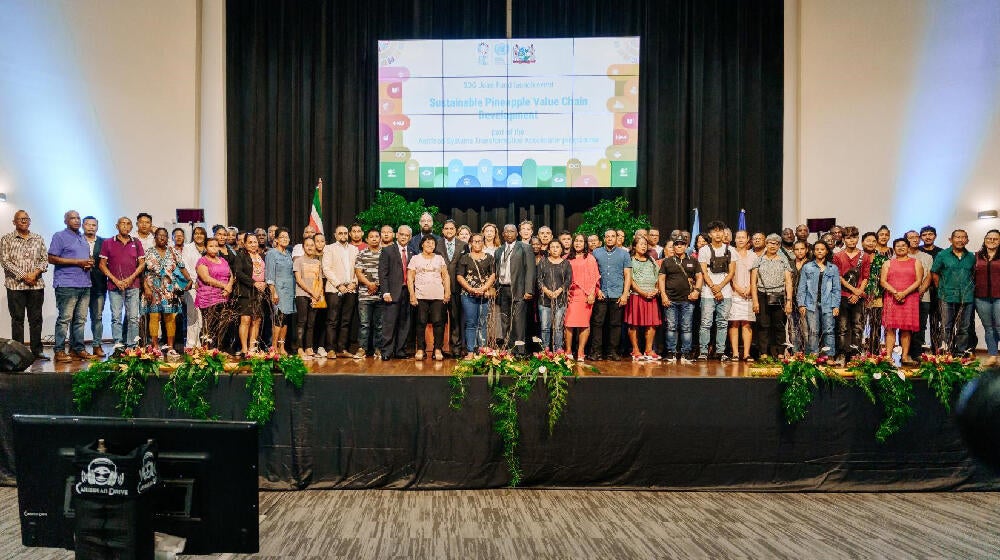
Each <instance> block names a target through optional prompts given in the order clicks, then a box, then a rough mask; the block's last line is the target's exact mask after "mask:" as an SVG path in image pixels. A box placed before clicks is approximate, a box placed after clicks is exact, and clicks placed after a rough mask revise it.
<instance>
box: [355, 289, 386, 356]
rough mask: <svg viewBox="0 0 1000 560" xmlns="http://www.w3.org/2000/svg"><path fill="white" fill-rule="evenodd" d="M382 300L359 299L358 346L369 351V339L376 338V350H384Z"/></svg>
mask: <svg viewBox="0 0 1000 560" xmlns="http://www.w3.org/2000/svg"><path fill="white" fill-rule="evenodd" d="M382 307H383V306H382V302H381V301H379V300H377V299H372V300H360V299H359V300H358V322H359V323H360V325H359V326H358V346H359V347H360V348H361V349H362V350H364V351H365V354H367V353H368V339H369V338H374V340H373V341H372V344H374V345H375V346H374V348H375V350H379V351H381V350H382Z"/></svg>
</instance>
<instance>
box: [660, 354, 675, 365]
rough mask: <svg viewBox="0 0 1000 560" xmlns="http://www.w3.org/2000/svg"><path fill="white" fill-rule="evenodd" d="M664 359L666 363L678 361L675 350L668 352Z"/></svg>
mask: <svg viewBox="0 0 1000 560" xmlns="http://www.w3.org/2000/svg"><path fill="white" fill-rule="evenodd" d="M663 361H664V362H666V363H668V364H676V363H677V355H676V354H674V353H673V352H667V355H666V356H664V358H663Z"/></svg>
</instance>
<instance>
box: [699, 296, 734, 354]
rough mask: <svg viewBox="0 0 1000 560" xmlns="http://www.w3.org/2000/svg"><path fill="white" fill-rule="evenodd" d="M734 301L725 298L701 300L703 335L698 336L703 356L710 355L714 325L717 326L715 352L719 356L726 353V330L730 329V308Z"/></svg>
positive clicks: (704, 298)
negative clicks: (709, 344) (709, 348)
mask: <svg viewBox="0 0 1000 560" xmlns="http://www.w3.org/2000/svg"><path fill="white" fill-rule="evenodd" d="M732 303H733V300H731V299H729V298H724V299H723V300H722V301H715V298H706V297H703V298H701V333H700V334H699V336H698V343H699V346H700V348H699V349H698V350H699V352H700V353H701V354H707V353H708V343H709V341H710V340H711V338H712V325H713V324H714V325H715V350H716V352H718V353H719V354H722V353H724V352H725V351H726V330H727V329H728V327H729V306H730V305H732Z"/></svg>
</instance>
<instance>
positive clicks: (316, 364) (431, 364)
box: [26, 345, 760, 378]
mask: <svg viewBox="0 0 1000 560" xmlns="http://www.w3.org/2000/svg"><path fill="white" fill-rule="evenodd" d="M88 350H90V348H89V347H88ZM105 352H107V353H109V354H110V353H111V345H105ZM46 353H47V354H49V355H51V354H52V352H51V349H50V348H46ZM455 363H456V361H455V360H452V359H446V360H443V361H440V362H438V361H434V360H432V359H430V358H426V359H424V360H421V361H417V360H413V359H410V360H391V361H388V362H383V361H381V360H376V359H374V358H371V357H369V358H365V359H363V360H356V359H353V358H335V359H314V360H310V361H307V362H306V365H307V366H309V373H310V374H312V375H387V376H391V375H405V376H449V375H451V372H452V370H453V369H454V368H455ZM586 365H588V366H594V367H596V368H597V369H598V372H597V373H595V372H593V371H591V370H590V369H589V368H585V367H578V368H577V375H579V376H581V377H583V376H595V375H600V376H606V377H671V378H698V377H701V378H704V377H714V378H718V377H753V376H755V375H759V374H760V372H759V370H758V371H757V372H754V371H753V368H751V367H750V366H751V365H752V364H748V363H746V362H734V361H726V362H720V361H718V360H709V361H707V362H695V363H693V364H679V363H678V364H668V363H666V362H655V363H650V362H639V363H636V362H632V361H630V360H622V361H618V362H611V361H599V362H591V361H588V362H586ZM84 366H85V363H84V362H82V361H80V360H74V361H72V362H66V363H56V362H55V361H49V362H43V361H36V362H35V363H34V364H32V366H31V367H30V368H28V370H27V371H26V373H75V372H77V371H79V370H81V369H83V367H84Z"/></svg>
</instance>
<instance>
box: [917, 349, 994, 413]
mask: <svg viewBox="0 0 1000 560" xmlns="http://www.w3.org/2000/svg"><path fill="white" fill-rule="evenodd" d="M979 365H980V364H979V361H978V360H976V359H975V358H972V357H959V356H952V355H950V354H922V355H921V356H920V366H919V367H918V368H917V370H916V372H915V375H916V376H918V377H922V378H924V379H926V380H927V386H928V387H930V389H931V390H932V391H934V396H936V397H937V399H938V401H940V402H941V406H943V407H944V409H945V410H947V411H948V412H951V396H952V395H953V394H955V392H956V389H957V390H958V391H961V390H962V387H963V386H965V384H966V383H968V382H969V381H971V380H972V379H975V378H976V377H978V376H979V373H980V371H979Z"/></svg>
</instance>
